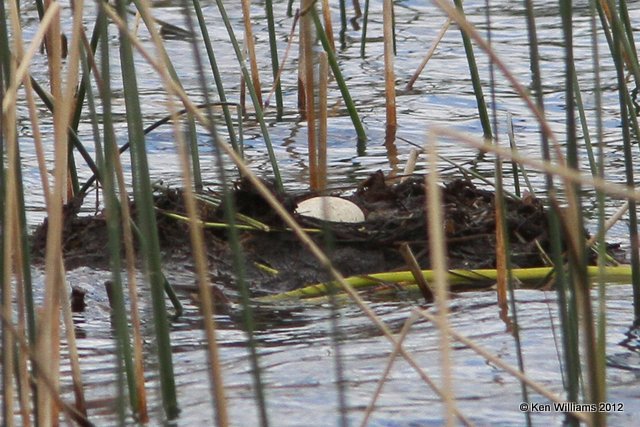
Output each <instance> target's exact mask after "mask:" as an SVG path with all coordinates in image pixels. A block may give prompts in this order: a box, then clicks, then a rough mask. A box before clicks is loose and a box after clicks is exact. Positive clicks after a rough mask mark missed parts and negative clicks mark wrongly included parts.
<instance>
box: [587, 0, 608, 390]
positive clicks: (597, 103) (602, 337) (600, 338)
mask: <svg viewBox="0 0 640 427" xmlns="http://www.w3.org/2000/svg"><path fill="white" fill-rule="evenodd" d="M596 1H597V0H590V1H589V11H590V14H591V50H592V55H591V56H592V58H593V87H594V111H595V121H596V140H597V172H596V173H597V176H598V177H600V178H601V179H604V177H605V175H604V168H605V157H604V150H605V141H604V131H603V130H604V126H603V123H602V113H601V111H602V87H601V83H600V52H599V48H598V42H599V40H598V28H597V26H596V13H597V12H596V5H595V3H596ZM596 200H597V212H598V214H597V219H598V233H597V239H596V242H597V245H598V268H599V270H600V274H599V276H600V277H599V278H598V279H599V280H598V316H597V320H598V323H597V361H598V372H602V373H605V372H606V371H605V370H606V362H605V361H606V345H607V316H606V314H607V305H606V289H607V287H606V281H605V280H604V271H605V267H606V264H605V263H606V257H607V243H606V240H605V237H606V236H605V234H606V230H605V218H606V211H605V202H606V196H605V194H604V193H603V192H602V191H597V192H596ZM599 380H600V388H601V389H602V390H603V394H605V395H606V386H607V385H606V378H605V375H600V378H599Z"/></svg>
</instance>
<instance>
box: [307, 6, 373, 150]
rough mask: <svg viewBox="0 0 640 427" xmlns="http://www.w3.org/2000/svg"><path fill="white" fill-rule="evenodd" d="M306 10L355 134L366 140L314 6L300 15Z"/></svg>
mask: <svg viewBox="0 0 640 427" xmlns="http://www.w3.org/2000/svg"><path fill="white" fill-rule="evenodd" d="M307 12H308V13H311V16H312V17H313V22H314V24H315V26H316V32H317V33H318V38H319V39H320V42H321V43H322V47H323V48H324V51H325V52H327V59H328V60H329V65H330V66H331V72H332V73H333V77H335V79H336V82H337V83H338V87H339V88H340V93H341V94H342V99H343V100H344V103H345V105H346V106H347V111H349V117H351V122H352V123H353V127H354V128H355V131H356V134H357V136H358V141H361V142H364V141H366V140H367V135H366V133H365V131H364V127H363V126H362V122H361V121H360V117H359V116H358V110H357V109H356V106H355V104H354V102H353V99H352V98H351V94H350V93H349V89H348V88H347V84H346V82H345V80H344V77H343V76H342V72H341V71H340V66H339V65H338V60H337V58H336V55H335V52H334V51H333V50H332V49H331V46H330V44H329V40H328V39H327V35H326V34H325V32H324V29H323V28H322V23H321V22H320V17H319V16H318V13H317V12H316V10H315V8H311V9H308V11H307V10H303V11H302V13H301V15H303V14H304V13H307Z"/></svg>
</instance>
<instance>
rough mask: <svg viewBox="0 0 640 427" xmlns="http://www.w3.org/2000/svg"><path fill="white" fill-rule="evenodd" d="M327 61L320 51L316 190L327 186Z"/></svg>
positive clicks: (324, 188) (324, 53)
mask: <svg viewBox="0 0 640 427" xmlns="http://www.w3.org/2000/svg"><path fill="white" fill-rule="evenodd" d="M328 84H329V61H328V59H327V53H326V52H320V81H319V82H318V86H319V88H318V110H319V114H318V116H319V117H318V190H320V191H324V190H326V188H327V172H328V171H327V129H328V128H327V115H328V111H327V109H328V103H327V86H328Z"/></svg>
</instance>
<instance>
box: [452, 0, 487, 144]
mask: <svg viewBox="0 0 640 427" xmlns="http://www.w3.org/2000/svg"><path fill="white" fill-rule="evenodd" d="M454 3H455V5H456V8H457V9H458V11H459V12H460V14H461V15H462V16H464V8H463V6H462V0H454ZM460 34H461V35H462V43H463V44H464V50H465V52H466V54H467V62H468V63H469V72H470V73H471V83H472V85H473V92H474V94H475V96H476V103H477V104H478V114H479V115H480V123H481V124H482V132H483V134H484V137H485V139H488V140H490V139H491V138H492V135H493V134H492V132H491V122H490V120H489V113H488V111H487V104H486V103H485V100H484V94H483V93H482V83H481V81H480V73H479V72H478V65H477V64H476V57H475V54H474V53H473V45H472V44H471V39H470V38H469V35H468V34H467V33H466V32H465V31H464V30H460Z"/></svg>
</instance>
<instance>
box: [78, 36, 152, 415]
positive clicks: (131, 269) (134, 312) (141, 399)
mask: <svg viewBox="0 0 640 427" xmlns="http://www.w3.org/2000/svg"><path fill="white" fill-rule="evenodd" d="M82 35H83V37H82V41H83V43H84V46H85V52H86V53H87V56H88V60H89V63H90V65H91V70H92V71H93V74H94V79H95V81H96V84H97V86H98V87H103V86H102V82H101V81H102V77H101V76H100V70H98V66H97V64H96V62H95V57H94V56H93V53H92V50H91V46H90V44H89V40H88V39H87V37H86V35H85V34H84V32H83V34H82ZM116 151H117V149H116V150H112V152H113V153H115V152H116ZM112 161H113V165H114V169H115V175H116V180H117V184H118V189H119V195H120V209H121V215H122V217H121V221H122V234H123V243H124V252H125V259H126V269H127V290H128V294H129V305H130V313H129V315H130V316H131V331H132V339H133V369H134V376H135V378H134V381H135V387H136V394H137V402H138V407H137V408H134V410H135V411H136V412H137V413H136V415H137V418H138V421H139V422H141V423H146V422H148V420H149V413H148V409H147V393H146V389H145V380H144V356H143V347H142V344H143V342H142V341H143V340H142V332H141V322H140V310H139V308H138V281H137V277H136V259H135V257H136V254H135V249H134V246H133V232H132V230H131V224H133V219H132V218H131V209H130V208H129V193H128V189H127V186H126V184H125V179H124V171H123V169H122V162H120V156H119V155H114V156H113V159H112Z"/></svg>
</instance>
